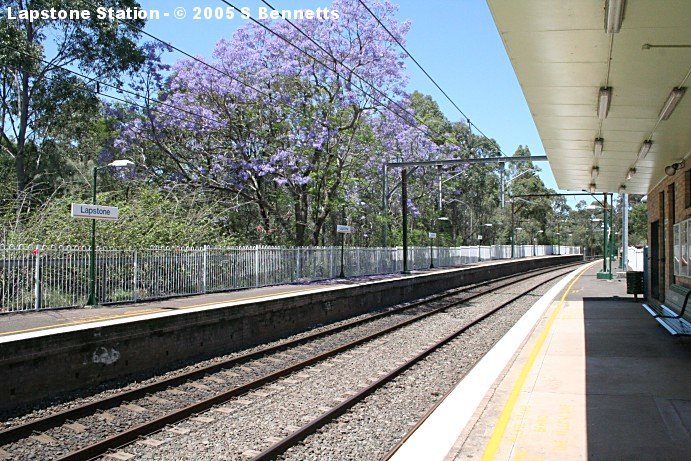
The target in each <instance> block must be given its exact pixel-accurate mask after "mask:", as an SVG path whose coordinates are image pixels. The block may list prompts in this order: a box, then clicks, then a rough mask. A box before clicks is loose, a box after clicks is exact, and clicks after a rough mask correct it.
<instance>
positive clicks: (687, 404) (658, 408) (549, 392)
mask: <svg viewBox="0 0 691 461" xmlns="http://www.w3.org/2000/svg"><path fill="white" fill-rule="evenodd" d="M598 269H599V266H598V265H595V266H593V267H591V268H590V269H588V270H587V271H585V273H584V274H583V275H582V276H581V277H580V278H579V279H578V280H576V281H575V283H574V284H573V286H572V287H571V289H570V290H568V293H567V294H566V296H565V298H563V302H560V299H556V300H555V301H554V302H553V303H552V305H551V307H550V308H549V309H548V310H547V311H546V312H545V314H544V315H543V316H542V318H541V319H540V322H539V323H538V325H537V326H536V328H535V330H534V331H533V334H532V335H531V336H530V338H529V339H528V340H527V341H526V342H525V343H524V345H523V347H522V348H521V349H520V351H519V352H518V354H517V355H516V356H515V357H514V359H515V360H514V361H513V363H512V364H511V365H510V366H509V367H508V369H507V370H506V372H505V374H504V375H503V376H502V377H501V378H500V379H499V380H498V381H497V382H496V383H495V385H494V386H493V388H492V389H491V390H490V391H489V392H488V393H487V394H486V395H485V400H484V402H483V404H482V405H481V406H480V407H479V408H478V410H477V411H476V414H475V420H474V421H473V422H472V423H471V424H469V425H468V426H467V427H466V430H465V431H464V433H463V434H461V436H460V437H459V439H458V441H457V442H456V444H455V446H454V448H453V449H452V450H451V451H450V452H449V453H448V454H447V456H446V459H447V460H459V461H460V460H468V459H497V460H508V459H512V460H513V459H515V460H538V459H541V460H565V459H574V460H576V459H594V460H598V459H607V460H612V459H656V460H657V459H679V460H681V459H691V435H690V434H691V341H689V340H688V339H679V338H674V337H672V336H671V335H669V334H668V333H667V332H666V331H665V330H664V329H663V328H662V327H661V326H660V325H659V324H658V323H657V322H656V321H655V320H654V319H653V318H652V317H651V316H650V315H649V314H648V313H647V312H646V311H645V310H644V309H643V308H642V306H641V303H640V302H636V301H634V300H633V299H632V296H631V295H626V283H625V281H621V280H613V281H609V280H598V279H597V278H596V273H597V271H598ZM562 297H563V293H562V296H560V298H562ZM550 318H553V321H551V322H550ZM540 336H542V337H543V338H544V340H543V341H542V342H541V341H540Z"/></svg>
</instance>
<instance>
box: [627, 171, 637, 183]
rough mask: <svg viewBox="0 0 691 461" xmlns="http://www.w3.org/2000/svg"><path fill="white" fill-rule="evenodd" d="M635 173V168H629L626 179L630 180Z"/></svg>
mask: <svg viewBox="0 0 691 461" xmlns="http://www.w3.org/2000/svg"><path fill="white" fill-rule="evenodd" d="M635 174H636V169H635V168H630V169H629V171H628V173H626V180H627V181H631V178H633V176H634V175H635Z"/></svg>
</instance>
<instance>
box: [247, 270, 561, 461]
mask: <svg viewBox="0 0 691 461" xmlns="http://www.w3.org/2000/svg"><path fill="white" fill-rule="evenodd" d="M559 277H563V274H561V273H560V274H559V275H556V276H554V277H550V278H549V279H547V280H545V281H542V282H540V283H538V284H536V285H534V286H532V287H531V288H529V289H528V290H525V291H523V292H522V293H520V294H518V295H516V296H514V297H512V298H511V299H510V300H508V301H505V302H503V303H501V304H500V305H499V306H497V307H495V308H494V309H492V310H490V311H488V312H486V313H485V314H483V315H481V316H479V317H477V318H476V319H475V320H473V321H471V322H469V323H467V324H466V325H464V326H463V327H461V328H459V329H457V330H456V331H455V332H453V333H451V334H449V335H447V336H446V337H444V338H443V339H441V340H440V341H437V342H436V343H435V344H434V345H432V346H430V347H428V348H427V349H425V350H424V351H423V352H421V353H419V354H418V355H416V356H415V357H414V358H412V359H410V360H408V361H406V363H404V364H402V365H400V366H398V367H397V368H396V369H394V370H393V371H391V372H389V373H388V374H386V375H385V376H383V377H382V378H380V379H378V380H377V381H375V382H374V383H372V384H371V385H369V386H367V387H366V388H364V389H363V390H361V391H360V392H358V393H357V394H355V395H353V396H351V397H349V398H348V399H346V400H345V401H343V402H342V403H340V404H339V405H337V406H336V407H334V408H332V409H331V410H330V411H328V412H326V413H324V414H322V415H320V416H319V417H318V418H315V419H313V420H312V421H310V422H309V423H307V424H305V425H304V426H302V427H301V428H300V429H298V430H296V431H295V432H293V433H292V434H290V435H288V436H287V437H285V438H284V439H282V440H281V441H279V442H277V443H275V444H274V445H272V446H270V447H268V448H267V449H265V450H264V451H262V452H261V453H259V454H258V455H257V456H255V457H254V458H252V461H267V460H270V459H274V458H275V457H277V456H278V455H280V454H282V453H284V452H285V451H286V450H288V449H289V448H290V447H292V446H295V445H296V444H297V443H299V442H300V441H302V440H303V439H304V438H305V437H307V436H309V435H311V434H313V433H314V432H316V431H317V430H318V429H319V428H320V427H322V426H324V425H325V424H327V423H329V422H331V421H333V420H334V419H336V418H338V417H339V416H341V415H343V414H344V413H345V412H347V411H348V410H349V409H350V408H351V407H353V406H354V405H356V404H357V403H359V402H361V401H362V400H364V399H365V398H366V397H367V396H369V395H370V394H372V393H374V392H375V391H376V390H378V389H379V388H380V387H382V386H384V385H385V384H387V383H388V382H390V381H392V380H393V379H394V378H396V377H397V376H398V375H400V374H401V373H403V372H404V371H406V370H407V369H408V368H410V367H411V366H413V365H415V364H416V363H418V362H419V361H421V360H422V359H424V358H425V357H427V356H428V355H430V354H432V353H433V352H434V351H436V350H437V349H439V348H440V347H442V346H444V345H446V344H447V343H449V342H451V341H452V340H454V339H456V338H457V337H458V336H460V335H461V334H463V333H464V332H466V331H467V330H468V329H470V328H472V327H473V326H475V325H477V324H478V323H480V322H482V321H483V320H486V319H487V318H489V317H491V316H492V315H494V314H496V313H497V312H498V311H500V310H501V309H503V308H504V307H506V306H508V305H509V304H511V303H513V302H515V301H517V300H518V299H520V298H522V297H524V296H526V295H527V294H529V293H531V292H533V291H534V290H535V289H537V288H539V287H540V286H542V285H545V284H547V283H549V282H551V281H552V280H554V279H557V278H559ZM471 369H472V368H471ZM465 374H467V373H465ZM465 374H464V375H465Z"/></svg>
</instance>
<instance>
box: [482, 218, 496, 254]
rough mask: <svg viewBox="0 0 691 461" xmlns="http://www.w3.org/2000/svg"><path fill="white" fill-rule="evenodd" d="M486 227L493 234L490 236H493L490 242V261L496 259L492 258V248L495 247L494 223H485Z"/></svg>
mask: <svg viewBox="0 0 691 461" xmlns="http://www.w3.org/2000/svg"><path fill="white" fill-rule="evenodd" d="M484 226H485V227H488V228H489V231H490V233H491V234H490V235H491V238H490V241H489V259H494V257H493V256H492V247H493V246H494V224H492V223H485V224H484Z"/></svg>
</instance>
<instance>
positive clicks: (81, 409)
mask: <svg viewBox="0 0 691 461" xmlns="http://www.w3.org/2000/svg"><path fill="white" fill-rule="evenodd" d="M560 266H562V265H560ZM555 267H559V266H551V267H549V268H540V269H536V270H534V271H530V272H528V273H527V274H525V273H524V274H520V275H516V274H513V275H508V276H504V277H498V278H496V279H492V280H488V281H485V282H480V283H476V284H471V285H467V286H464V287H459V288H455V289H452V290H448V291H447V292H444V293H441V294H439V295H434V296H431V297H428V298H425V299H421V300H419V301H415V302H412V303H410V304H408V305H405V306H401V307H396V308H393V309H389V310H387V311H385V312H380V313H377V314H374V315H371V316H368V317H366V318H363V319H358V320H354V321H350V322H347V323H343V324H341V325H338V326H335V327H331V328H327V329H325V330H322V331H320V332H317V333H312V334H309V335H306V336H304V337H302V338H298V339H295V340H292V341H287V342H284V343H281V344H277V345H274V346H269V347H264V348H261V349H259V350H257V351H254V352H250V353H246V354H242V355H239V356H237V357H234V358H231V359H228V360H225V361H222V362H219V363H214V364H212V365H208V366H205V367H202V368H199V369H196V370H192V371H189V372H186V373H183V374H180V375H178V376H172V377H169V378H165V379H162V380H159V381H156V382H153V383H150V384H146V385H144V386H141V387H138V388H136V389H131V390H127V391H124V392H120V393H117V394H115V395H113V396H110V397H106V398H104V399H102V400H98V401H94V402H90V403H86V404H84V405H80V406H78V407H75V408H69V409H66V410H63V411H61V412H58V413H55V414H52V415H48V416H45V417H42V418H40V419H35V420H33V421H29V422H27V423H24V424H21V425H18V426H15V427H11V428H8V429H5V430H3V431H0V445H7V444H9V443H13V442H16V441H18V440H21V439H24V438H26V437H29V436H31V435H32V434H34V433H35V432H42V431H45V430H47V429H51V428H53V427H56V426H59V425H62V424H64V423H66V422H68V421H71V420H76V419H79V418H82V417H85V416H88V415H90V414H93V413H95V412H96V411H99V410H101V411H103V410H107V409H109V408H114V407H117V406H118V405H120V404H122V403H124V402H127V401H130V400H136V399H140V398H143V397H146V395H147V394H150V393H152V392H158V391H161V390H163V389H166V388H168V387H173V386H178V385H180V384H183V383H185V382H187V381H190V380H194V379H198V378H201V377H203V376H204V375H206V374H210V373H217V372H219V371H221V370H223V369H225V368H230V367H233V366H237V365H239V364H242V363H245V362H248V361H251V360H256V359H258V358H260V357H262V356H265V355H267V354H273V353H277V352H280V351H282V350H285V349H290V348H293V347H297V346H299V345H301V344H304V343H307V342H310V341H314V340H317V339H320V338H323V337H326V336H329V335H332V334H335V333H340V332H342V331H345V330H347V329H350V328H353V327H356V326H360V325H362V324H365V323H369V322H372V321H374V320H378V319H380V318H384V317H388V316H390V315H394V314H397V313H399V312H402V311H404V310H408V309H412V308H415V307H418V306H420V305H423V304H427V303H430V302H435V301H439V300H442V299H445V298H448V297H451V296H456V295H458V294H461V293H463V292H467V291H469V290H472V289H475V288H480V287H483V286H487V285H491V284H494V283H497V282H502V281H504V280H507V279H517V280H514V281H513V282H512V283H515V282H518V281H521V280H525V279H527V278H530V277H532V276H533V275H532V274H539V273H543V272H549V271H550V270H553V269H554V268H555ZM521 275H523V276H524V277H521Z"/></svg>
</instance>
